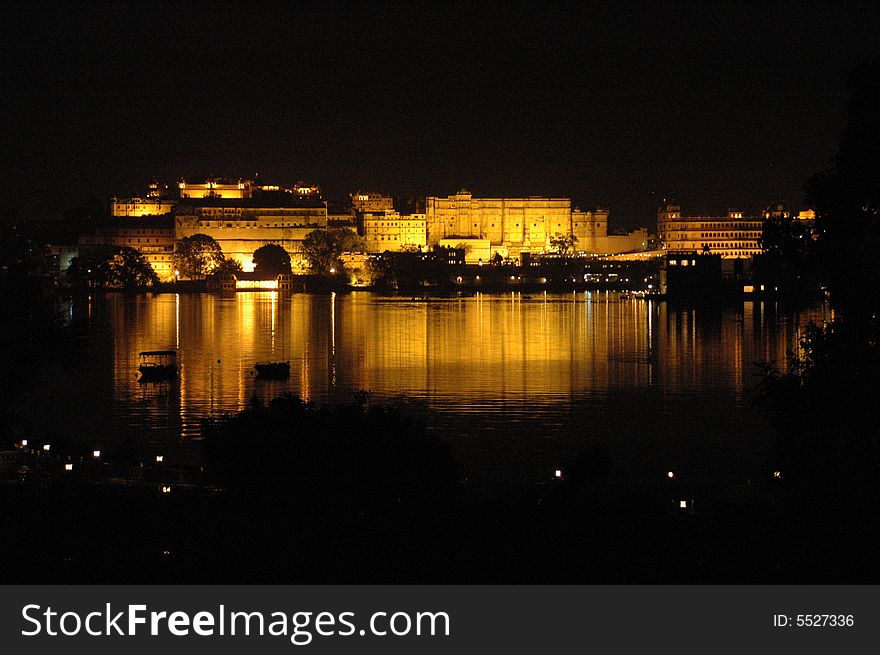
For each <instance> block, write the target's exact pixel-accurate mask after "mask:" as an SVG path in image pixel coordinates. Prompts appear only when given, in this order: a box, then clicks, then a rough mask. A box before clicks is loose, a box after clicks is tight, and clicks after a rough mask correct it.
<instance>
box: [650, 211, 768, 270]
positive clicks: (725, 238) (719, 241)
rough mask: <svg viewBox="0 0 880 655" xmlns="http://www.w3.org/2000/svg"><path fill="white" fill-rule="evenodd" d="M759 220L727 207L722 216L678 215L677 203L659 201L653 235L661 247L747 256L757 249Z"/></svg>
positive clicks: (723, 256)
mask: <svg viewBox="0 0 880 655" xmlns="http://www.w3.org/2000/svg"><path fill="white" fill-rule="evenodd" d="M762 233H763V221H762V219H761V218H760V217H756V216H745V215H744V214H743V213H742V212H740V211H735V210H731V211H729V212H727V215H726V216H682V215H681V207H680V206H679V205H663V206H661V207H660V210H659V211H658V213H657V236H658V237H659V238H660V241H661V243H662V244H663V249H664V250H668V251H671V252H675V251H696V252H698V253H707V254H713V255H721V257H722V259H736V258H747V257H751V256H752V255H758V254H760V253H761V244H760V239H761V235H762Z"/></svg>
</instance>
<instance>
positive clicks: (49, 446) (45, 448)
mask: <svg viewBox="0 0 880 655" xmlns="http://www.w3.org/2000/svg"><path fill="white" fill-rule="evenodd" d="M51 447H52V445H51V444H47V443H44V444H43V450H45V451H46V452H47V453H48V452H49V449H50V448H51Z"/></svg>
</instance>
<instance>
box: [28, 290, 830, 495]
mask: <svg viewBox="0 0 880 655" xmlns="http://www.w3.org/2000/svg"><path fill="white" fill-rule="evenodd" d="M70 311H71V317H72V319H73V320H74V321H79V322H85V323H87V324H88V337H87V338H86V342H85V343H84V344H83V347H84V349H85V351H86V352H87V353H88V354H87V356H84V357H83V358H82V362H81V366H78V367H77V368H76V369H74V370H71V369H70V368H63V369H61V368H59V369H57V370H53V371H51V372H49V374H47V376H46V379H45V381H44V384H43V386H42V387H41V388H40V389H39V392H38V393H34V394H29V395H28V397H27V398H25V399H24V400H23V402H22V410H23V411H24V412H26V413H29V414H30V415H31V416H33V417H34V420H33V423H34V426H35V428H34V429H35V431H37V432H38V433H40V434H41V435H44V436H45V437H46V438H47V439H52V438H53V435H54V437H55V438H59V437H61V436H63V437H65V438H71V439H73V440H76V441H78V442H80V443H85V444H87V445H88V446H89V447H92V445H93V447H95V448H99V447H100V448H102V449H103V450H105V451H108V452H113V451H114V449H115V450H117V451H119V452H124V453H126V454H129V455H131V454H134V455H135V456H137V457H142V458H147V459H148V458H151V457H154V455H155V454H156V453H159V452H161V453H163V454H165V455H166V457H167V458H168V459H171V458H174V459H177V460H181V461H188V462H196V463H197V462H198V461H199V459H200V435H199V427H200V421H201V420H202V419H203V418H205V417H210V416H219V415H222V414H224V413H228V412H236V411H238V410H241V409H242V408H244V407H245V406H246V404H247V403H248V401H249V399H250V398H251V397H253V396H254V395H256V396H258V397H260V398H262V399H269V398H271V397H274V396H276V395H279V394H281V393H284V392H287V391H290V392H293V393H295V394H299V395H301V396H303V397H305V398H307V399H311V400H315V401H319V402H322V401H327V400H330V401H334V400H343V399H346V398H349V397H350V393H351V391H353V390H358V389H366V390H370V391H371V392H372V393H373V398H374V399H379V400H388V399H390V400H393V401H395V402H399V403H401V404H404V405H407V406H408V407H409V409H410V411H414V412H417V413H419V414H421V415H423V416H424V417H425V418H426V420H427V422H428V425H429V429H431V430H435V431H439V432H441V433H442V434H443V435H445V436H446V437H448V439H449V440H450V441H451V442H452V445H453V448H454V450H455V453H456V455H457V457H458V458H459V460H460V461H461V462H462V464H463V467H464V475H465V476H466V477H467V479H468V481H469V482H470V483H471V484H473V485H474V486H476V487H478V488H485V489H492V488H501V487H505V486H511V485H513V486H515V485H517V484H522V483H523V482H524V481H528V482H530V481H535V480H542V479H546V478H547V477H548V475H549V474H550V471H552V470H553V469H554V468H555V467H558V466H560V465H562V464H563V463H564V462H565V461H566V460H567V459H568V458H569V457H571V456H572V455H573V454H575V453H576V452H577V451H578V450H582V449H583V448H585V447H588V446H598V447H601V448H604V449H605V450H607V451H608V452H609V453H610V454H611V455H612V457H613V458H614V460H615V462H616V464H617V469H618V470H619V471H620V474H621V475H634V476H638V475H653V474H659V473H658V472H665V471H666V470H668V469H675V470H677V471H690V472H692V474H693V475H700V476H703V477H710V478H711V477H717V478H718V479H728V478H730V479H745V478H747V477H748V476H750V475H752V474H753V473H754V472H755V471H756V470H757V468H758V467H760V465H761V464H762V461H763V456H764V451H765V449H766V446H767V443H768V441H769V438H770V431H769V428H768V426H767V425H766V424H765V422H764V421H763V420H762V418H761V417H760V415H759V414H758V412H757V411H756V409H755V408H754V406H753V403H752V399H753V396H754V393H753V388H754V385H755V383H756V379H755V372H756V370H757V369H756V366H755V363H756V362H758V361H764V360H777V361H779V362H783V361H784V359H785V352H786V350H787V349H790V348H793V347H796V344H797V335H798V330H799V329H800V328H801V327H802V326H803V325H805V324H806V323H807V322H808V321H809V320H811V319H813V320H819V321H821V320H822V319H823V318H826V316H825V315H824V313H825V312H826V310H824V309H821V308H820V309H817V310H813V311H808V312H803V313H785V312H782V311H779V310H777V308H776V306H775V305H773V304H765V303H758V302H744V303H742V304H741V305H739V306H737V307H732V308H726V309H719V308H715V309H672V308H669V307H668V306H667V305H666V303H662V302H654V301H645V300H641V299H626V298H621V297H620V296H618V295H616V294H613V293H611V294H609V293H604V292H599V293H583V292H580V293H570V294H560V295H536V296H534V297H533V298H529V297H523V296H522V295H521V294H507V295H497V296H478V297H472V298H461V299H442V300H435V301H427V302H421V301H410V300H401V299H389V298H382V297H379V296H375V295H372V294H369V293H354V294H349V295H342V296H339V295H335V294H330V295H305V294H294V295H289V296H286V295H278V294H276V293H272V292H266V293H239V294H237V295H235V296H231V297H220V296H217V295H208V294H204V295H179V296H178V295H172V294H166V295H159V296H151V297H148V296H137V297H131V298H129V297H124V296H121V295H113V294H111V295H106V296H99V297H95V298H93V299H92V300H91V301H90V302H89V303H86V304H83V305H82V306H79V305H78V306H76V307H71V310H70ZM172 348H173V349H176V350H177V352H178V366H179V367H180V376H179V380H178V381H177V382H172V383H163V384H142V383H140V382H138V381H137V379H136V369H137V364H138V358H137V354H138V352H139V351H142V350H157V349H172ZM259 360H289V361H290V365H291V377H290V379H289V380H285V381H260V380H257V379H255V378H254V376H253V370H252V367H253V364H254V362H255V361H259ZM47 399H49V402H47Z"/></svg>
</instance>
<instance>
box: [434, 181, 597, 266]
mask: <svg viewBox="0 0 880 655" xmlns="http://www.w3.org/2000/svg"><path fill="white" fill-rule="evenodd" d="M425 220H426V224H427V230H428V235H427V241H428V245H434V244H437V243H440V241H441V240H449V239H462V240H463V241H464V240H467V239H477V240H488V241H489V243H490V249H491V251H492V252H493V254H494V253H495V252H498V253H501V254H503V255H505V256H511V257H516V256H518V255H519V254H520V253H523V252H532V253H540V252H544V251H547V250H549V249H551V243H550V240H551V238H552V237H554V236H556V235H557V234H561V235H563V236H574V237H575V239H576V241H575V250H576V251H578V252H584V253H587V254H589V253H604V252H607V250H606V248H607V246H608V245H609V244H607V243H606V242H605V240H606V237H607V236H608V210H606V209H598V210H595V211H582V210H580V209H577V208H573V207H572V204H571V199H569V198H547V197H539V196H531V197H528V198H474V197H473V195H472V194H471V193H470V192H469V191H467V190H466V189H461V190H460V191H459V192H458V193H456V194H455V195H452V196H448V197H446V198H437V197H428V198H427V199H426V201H425Z"/></svg>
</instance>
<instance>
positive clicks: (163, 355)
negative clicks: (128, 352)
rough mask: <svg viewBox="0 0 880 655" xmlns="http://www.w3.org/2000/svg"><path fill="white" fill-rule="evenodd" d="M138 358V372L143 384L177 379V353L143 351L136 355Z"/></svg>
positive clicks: (170, 351)
mask: <svg viewBox="0 0 880 655" xmlns="http://www.w3.org/2000/svg"><path fill="white" fill-rule="evenodd" d="M138 358H139V359H140V365H139V366H138V371H140V373H141V377H140V380H141V381H143V382H156V381H160V380H171V379H173V378H176V377H177V351H174V350H145V351H143V352H141V353H138Z"/></svg>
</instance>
